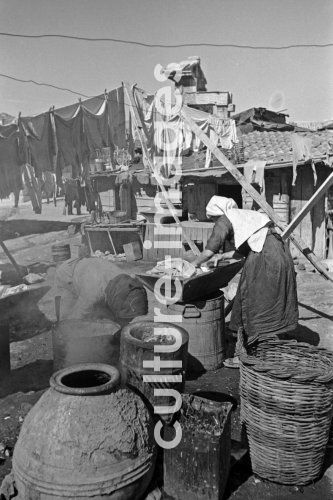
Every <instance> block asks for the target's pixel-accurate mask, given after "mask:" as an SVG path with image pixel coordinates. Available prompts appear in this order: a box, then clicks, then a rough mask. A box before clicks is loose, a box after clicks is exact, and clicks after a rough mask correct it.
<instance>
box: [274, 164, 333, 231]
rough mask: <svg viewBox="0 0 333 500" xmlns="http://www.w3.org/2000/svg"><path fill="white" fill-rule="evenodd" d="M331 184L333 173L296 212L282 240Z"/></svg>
mask: <svg viewBox="0 0 333 500" xmlns="http://www.w3.org/2000/svg"><path fill="white" fill-rule="evenodd" d="M332 184H333V172H332V173H331V174H330V175H329V176H328V177H327V179H326V180H325V182H323V183H322V185H321V186H320V187H319V188H318V189H317V191H316V192H315V193H314V194H313V195H312V196H311V198H310V199H309V200H308V201H307V202H306V204H305V205H304V207H303V208H302V209H301V210H300V211H299V212H298V214H297V215H296V217H295V218H294V219H293V220H292V221H291V222H290V224H289V226H288V227H286V229H285V230H284V231H283V233H282V238H283V239H286V238H289V236H290V234H291V233H292V232H293V231H294V229H295V228H296V227H297V226H298V224H299V223H300V222H301V221H302V220H303V219H304V217H305V216H306V214H307V213H308V212H310V210H311V209H312V207H313V206H314V205H315V204H316V203H317V202H318V201H319V200H320V198H321V197H322V196H324V194H325V192H326V191H327V190H328V188H329V187H330V186H331V185H332Z"/></svg>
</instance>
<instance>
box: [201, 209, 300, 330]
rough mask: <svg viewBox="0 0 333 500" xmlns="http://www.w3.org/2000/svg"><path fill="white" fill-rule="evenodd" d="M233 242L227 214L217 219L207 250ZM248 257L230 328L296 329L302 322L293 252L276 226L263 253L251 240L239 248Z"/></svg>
mask: <svg viewBox="0 0 333 500" xmlns="http://www.w3.org/2000/svg"><path fill="white" fill-rule="evenodd" d="M227 240H229V242H231V243H233V229H232V225H231V223H230V221H229V219H228V218H227V217H226V216H225V215H223V216H221V217H219V219H218V220H217V222H216V224H215V226H214V229H213V233H212V235H211V237H210V238H209V240H208V242H207V246H206V249H208V250H211V251H213V252H214V253H217V252H218V251H219V249H221V248H222V247H223V246H224V245H225V242H226V241H227ZM238 252H240V253H241V254H242V255H243V256H244V257H246V260H245V263H244V266H243V270H242V274H241V278H240V281H239V284H238V289H237V293H236V296H235V300H234V304H233V308H232V314H231V320H230V325H229V328H230V329H231V330H234V331H237V330H238V328H239V327H241V326H243V327H244V329H245V332H246V333H247V335H248V336H249V337H250V336H253V335H258V334H259V335H264V334H266V333H283V332H287V331H292V330H294V329H295V328H296V326H297V322H298V305H297V287H296V274H295V270H294V264H293V260H292V257H291V255H290V251H289V248H288V246H287V245H286V243H285V242H284V241H283V240H282V238H281V236H280V235H278V234H277V233H276V232H275V230H274V228H273V227H270V228H269V229H268V233H267V237H266V240H265V243H264V246H263V249H262V251H261V252H254V251H252V250H251V249H250V248H249V246H248V244H247V242H245V243H244V244H243V245H242V246H241V247H240V248H239V249H238Z"/></svg>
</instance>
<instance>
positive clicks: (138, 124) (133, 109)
mask: <svg viewBox="0 0 333 500" xmlns="http://www.w3.org/2000/svg"><path fill="white" fill-rule="evenodd" d="M124 87H125V90H126V94H127V97H128V99H129V101H130V103H131V108H130V111H131V113H132V118H133V123H134V125H135V127H136V129H137V132H138V135H139V139H140V142H141V146H142V151H143V153H144V155H145V156H146V158H147V161H148V165H149V168H150V170H151V172H152V173H153V174H154V173H155V169H154V164H153V161H152V159H151V157H150V154H149V151H148V148H147V143H146V137H145V135H144V132H143V130H142V124H141V120H140V116H139V113H138V110H137V107H136V103H135V100H134V97H133V94H132V89H131V88H130V86H129V84H128V83H125V84H124ZM155 179H156V182H157V184H158V186H159V188H160V190H161V191H162V193H163V196H164V199H165V203H166V205H167V207H168V209H169V210H170V213H171V215H172V217H173V218H174V219H175V222H176V224H177V225H178V226H180V227H181V223H180V220H179V218H178V215H177V213H176V209H175V207H174V206H173V204H172V203H171V201H170V200H169V198H168V193H167V191H166V189H165V187H164V185H163V184H162V183H161V182H160V181H159V178H158V175H155ZM183 236H184V239H185V241H186V243H187V244H188V245H189V247H190V249H191V250H192V252H193V253H194V255H199V254H200V251H199V249H198V247H197V246H196V245H195V243H193V241H192V240H191V239H190V238H188V236H187V235H186V232H184V235H183Z"/></svg>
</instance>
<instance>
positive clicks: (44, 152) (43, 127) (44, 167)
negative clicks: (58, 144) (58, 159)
mask: <svg viewBox="0 0 333 500" xmlns="http://www.w3.org/2000/svg"><path fill="white" fill-rule="evenodd" d="M19 127H20V133H21V134H24V135H25V137H26V146H27V148H28V150H29V153H28V152H26V158H25V161H26V162H27V163H28V162H31V163H32V165H33V166H34V167H35V172H36V175H37V177H38V178H41V175H42V172H45V171H49V172H53V171H54V163H53V156H54V154H55V146H54V141H53V130H52V124H51V119H50V113H43V114H41V115H38V116H33V117H24V118H19Z"/></svg>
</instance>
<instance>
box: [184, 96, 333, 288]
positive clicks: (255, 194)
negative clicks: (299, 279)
mask: <svg viewBox="0 0 333 500" xmlns="http://www.w3.org/2000/svg"><path fill="white" fill-rule="evenodd" d="M181 116H182V118H183V120H184V121H185V123H187V125H188V126H189V127H190V129H191V130H192V131H193V132H194V133H195V135H196V136H197V137H198V138H199V139H200V140H201V142H203V143H204V144H205V145H206V146H207V148H209V149H210V151H211V152H212V153H213V154H214V155H215V156H216V158H217V159H218V160H219V161H220V162H221V164H222V165H223V166H224V167H225V168H226V169H227V170H228V172H230V174H231V175H232V176H233V177H234V178H235V179H236V180H237V181H238V182H239V183H240V185H241V186H242V187H243V188H244V189H245V191H246V192H247V193H248V194H249V195H250V196H251V197H252V198H253V200H254V201H255V202H256V203H257V204H258V205H259V206H260V207H261V208H262V210H263V211H264V212H265V213H266V214H267V215H268V216H269V218H270V219H271V220H272V221H273V222H274V223H275V224H276V226H278V227H279V228H280V229H282V231H284V230H285V229H286V224H284V223H283V222H282V221H281V220H280V219H279V217H278V216H277V215H276V213H275V212H274V210H273V208H272V207H271V206H270V205H269V204H268V203H267V201H266V200H265V198H263V197H262V196H261V195H260V194H259V193H258V192H257V191H256V190H255V189H254V187H253V186H252V185H251V184H250V183H249V182H248V181H247V180H246V179H245V177H244V176H243V175H242V174H241V173H240V171H239V170H238V168H237V167H236V166H235V165H234V164H233V163H231V161H229V160H228V159H227V158H226V156H225V155H224V154H223V153H222V151H220V150H219V148H218V147H217V146H214V144H213V143H212V142H211V140H210V139H209V137H208V136H207V135H206V134H205V133H204V132H203V131H202V130H201V129H200V127H199V126H198V125H197V124H196V123H195V122H194V121H193V120H192V118H191V117H190V116H189V114H188V112H187V109H186V107H185V106H183V108H182V111H181ZM289 238H290V240H291V241H292V242H293V243H294V245H295V246H296V248H298V250H300V251H301V252H302V253H303V254H304V256H305V257H306V258H307V259H308V260H309V261H310V262H311V264H312V265H313V266H314V267H315V268H316V269H317V271H318V272H319V273H320V274H322V275H323V276H324V277H325V278H326V279H328V280H330V281H332V282H333V279H332V278H331V277H330V276H329V275H328V274H327V272H326V270H325V269H324V268H323V266H322V265H321V263H320V262H319V260H318V259H317V257H316V255H315V254H314V253H313V252H312V250H311V249H310V248H308V246H307V245H306V243H304V242H303V241H302V240H301V239H300V238H298V237H297V236H295V234H290V235H289Z"/></svg>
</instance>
